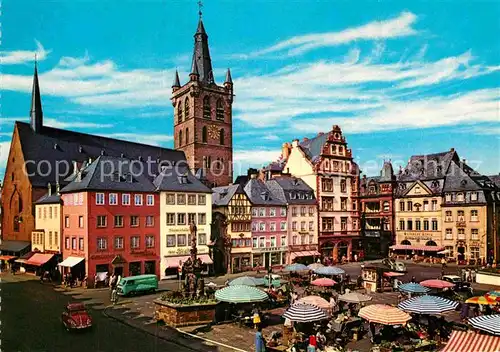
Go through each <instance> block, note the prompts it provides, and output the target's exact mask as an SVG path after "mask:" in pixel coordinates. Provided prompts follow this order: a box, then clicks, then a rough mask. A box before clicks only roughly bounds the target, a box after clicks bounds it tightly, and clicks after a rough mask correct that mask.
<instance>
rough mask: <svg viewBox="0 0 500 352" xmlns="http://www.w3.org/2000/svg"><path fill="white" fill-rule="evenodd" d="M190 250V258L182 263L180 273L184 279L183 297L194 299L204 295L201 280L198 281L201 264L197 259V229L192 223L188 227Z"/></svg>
mask: <svg viewBox="0 0 500 352" xmlns="http://www.w3.org/2000/svg"><path fill="white" fill-rule="evenodd" d="M189 232H190V235H189V237H190V239H191V250H190V254H191V255H190V257H189V258H188V259H187V260H186V261H185V262H184V265H183V266H182V272H183V274H184V277H185V284H184V296H185V297H190V298H195V297H199V296H200V295H201V296H202V295H204V291H205V288H204V283H203V279H200V276H201V271H202V266H203V263H202V261H201V260H200V258H198V249H197V248H196V238H197V228H196V225H195V224H194V223H191V224H190V225H189Z"/></svg>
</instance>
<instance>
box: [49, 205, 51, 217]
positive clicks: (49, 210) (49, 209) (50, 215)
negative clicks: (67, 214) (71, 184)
mask: <svg viewBox="0 0 500 352" xmlns="http://www.w3.org/2000/svg"><path fill="white" fill-rule="evenodd" d="M49 219H52V207H49Z"/></svg>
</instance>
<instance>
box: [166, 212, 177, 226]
mask: <svg viewBox="0 0 500 352" xmlns="http://www.w3.org/2000/svg"><path fill="white" fill-rule="evenodd" d="M167 225H175V213H167Z"/></svg>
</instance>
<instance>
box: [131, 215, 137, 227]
mask: <svg viewBox="0 0 500 352" xmlns="http://www.w3.org/2000/svg"><path fill="white" fill-rule="evenodd" d="M130 226H131V227H137V226H139V217H138V216H137V215H130Z"/></svg>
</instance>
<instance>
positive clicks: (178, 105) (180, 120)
mask: <svg viewBox="0 0 500 352" xmlns="http://www.w3.org/2000/svg"><path fill="white" fill-rule="evenodd" d="M181 122H182V104H181V102H179V104H177V123H181Z"/></svg>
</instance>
